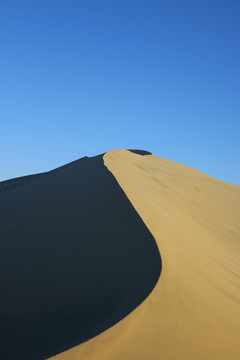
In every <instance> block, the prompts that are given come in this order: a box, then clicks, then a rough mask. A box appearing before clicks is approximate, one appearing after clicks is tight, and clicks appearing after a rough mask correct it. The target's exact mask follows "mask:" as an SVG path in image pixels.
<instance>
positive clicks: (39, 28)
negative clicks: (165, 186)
mask: <svg viewBox="0 0 240 360" xmlns="http://www.w3.org/2000/svg"><path fill="white" fill-rule="evenodd" d="M239 139H240V0H183V1H181V0H155V1H153V0H41V1H33V0H0V180H4V179H7V178H11V177H15V176H21V175H26V174H31V173H35V172H40V171H45V170H50V169H52V168H55V167H57V166H60V165H63V164H65V163H67V162H70V161H72V160H75V159H77V158H80V157H82V156H85V155H87V156H93V155H96V154H99V153H102V152H105V151H108V150H111V149H116V148H138V149H145V150H149V151H152V152H153V153H154V154H155V155H157V156H159V157H163V158H166V159H169V160H173V161H176V162H179V163H182V164H185V165H188V166H191V167H194V168H196V169H198V170H201V171H203V172H205V173H207V174H209V175H212V176H214V177H216V178H218V179H221V180H224V181H228V182H231V183H235V184H238V185H240V170H239V163H240V162H239V155H240V140H239Z"/></svg>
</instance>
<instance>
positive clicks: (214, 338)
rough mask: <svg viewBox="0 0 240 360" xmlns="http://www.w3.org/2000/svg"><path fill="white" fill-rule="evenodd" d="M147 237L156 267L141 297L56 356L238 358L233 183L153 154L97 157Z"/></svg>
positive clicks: (238, 231)
mask: <svg viewBox="0 0 240 360" xmlns="http://www.w3.org/2000/svg"><path fill="white" fill-rule="evenodd" d="M104 164H105V166H106V167H107V168H108V170H109V171H111V172H112V174H113V175H114V177H115V178H116V180H117V181H118V183H119V184H120V186H121V188H122V189H123V190H124V192H125V193H126V195H127V197H128V199H129V200H130V201H131V203H132V204H133V206H134V208H135V209H136V211H137V212H138V213H139V215H140V216H141V218H142V219H143V221H144V223H145V224H146V225H147V227H148V229H149V230H150V231H151V233H152V234H153V236H154V238H155V240H156V242H157V246H158V248H159V250H160V253H161V258H162V272H161V276H160V278H159V280H158V282H157V285H156V286H155V288H154V289H153V291H152V292H151V294H150V295H149V296H148V297H147V299H146V300H145V301H144V302H143V303H142V304H141V305H140V306H139V307H137V308H136V309H135V310H134V311H133V312H131V313H130V314H129V315H128V316H127V317H125V318H124V319H123V320H121V321H120V322H118V323H117V324H115V325H114V326H113V327H111V328H110V329H108V330H106V331H105V332H103V333H101V334H100V335H98V336H96V337H95V338H92V339H91V340H89V341H87V342H85V343H83V344H81V345H80V346H76V347H74V348H72V349H70V350H68V351H66V352H63V353H61V354H59V355H57V356H55V357H54V359H55V360H70V359H71V360H80V359H81V360H82V359H84V360H90V359H91V360H113V359H114V360H132V359H134V360H135V359H136V360H146V359H151V360H158V359H163V360H170V359H173V360H179V359H184V360H186V359H189V360H192V359H194V360H196V359H197V360H198V359H199V360H208V359H209V360H210V359H211V360H212V359H218V360H219V359H222V360H225V359H233V360H238V359H239V358H240V222H239V213H240V188H239V187H238V186H235V185H232V184H228V183H225V182H222V181H219V180H216V179H214V178H212V177H210V176H208V175H206V174H203V173H201V172H199V171H197V170H194V169H192V168H189V167H187V166H184V165H180V164H177V163H174V162H172V161H168V160H164V159H160V158H157V157H155V156H153V155H146V156H140V155H138V154H136V153H133V152H129V151H126V150H114V151H110V152H108V153H106V154H105V155H104Z"/></svg>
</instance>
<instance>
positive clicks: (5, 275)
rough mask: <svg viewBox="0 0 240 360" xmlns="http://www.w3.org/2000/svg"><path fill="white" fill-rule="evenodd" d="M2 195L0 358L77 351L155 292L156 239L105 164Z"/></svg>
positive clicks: (71, 167)
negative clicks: (67, 350)
mask: <svg viewBox="0 0 240 360" xmlns="http://www.w3.org/2000/svg"><path fill="white" fill-rule="evenodd" d="M0 190H1V192H0V214H1V216H0V239H1V240H0V270H1V276H0V286H1V297H0V318H1V330H0V339H1V346H0V359H3V360H13V359H14V360H39V359H46V358H47V357H50V356H52V355H55V354H57V353H59V352H62V351H64V350H66V349H69V348H71V347H73V346H75V345H78V344H80V343H81V342H83V341H86V340H88V339H89V338H91V337H93V336H95V335H97V334H99V333H100V332H102V331H104V330H106V329H107V328H109V327H110V326H112V325H114V324H115V323H116V322H118V321H119V320H121V319H122V318H123V317H125V316H126V315H127V314H129V312H131V311H132V310H133V309H134V308H136V306H138V305H139V304H140V303H141V302H142V301H143V300H144V299H145V298H146V296H147V295H148V294H149V293H150V292H151V290H152V289H153V287H154V285H155V284H156V281H157V279H158V277H159V274H160V270H161V260H160V255H159V252H158V248H157V246H156V243H155V240H154V238H153V237H152V235H151V233H150V232H149V230H148V229H147V227H146V226H145V225H144V223H143V221H142V220H141V218H140V216H139V215H138V214H137V212H136V211H135V209H134V208H133V206H132V205H131V203H130V201H129V200H128V198H127V197H126V195H125V193H124V192H123V191H122V189H121V188H120V186H119V185H118V183H117V181H116V180H115V178H114V176H113V175H112V174H111V173H110V172H109V171H108V169H107V168H106V167H105V166H104V164H103V156H102V155H101V156H97V157H94V158H87V157H85V158H83V159H80V160H78V161H75V162H73V163H71V164H68V165H66V166H63V167H61V168H58V169H55V170H53V171H50V172H48V173H43V174H36V175H31V176H27V177H22V178H17V179H12V180H9V181H4V182H2V183H0Z"/></svg>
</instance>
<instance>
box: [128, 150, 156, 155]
mask: <svg viewBox="0 0 240 360" xmlns="http://www.w3.org/2000/svg"><path fill="white" fill-rule="evenodd" d="M128 151H131V152H132V153H134V154H137V155H143V156H144V155H152V153H151V152H150V151H146V150H137V149H128Z"/></svg>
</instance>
